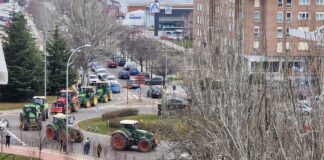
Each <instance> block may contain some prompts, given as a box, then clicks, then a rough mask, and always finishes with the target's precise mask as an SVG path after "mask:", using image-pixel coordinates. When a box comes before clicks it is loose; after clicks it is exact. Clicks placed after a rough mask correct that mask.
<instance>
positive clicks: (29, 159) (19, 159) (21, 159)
mask: <svg viewBox="0 0 324 160" xmlns="http://www.w3.org/2000/svg"><path fill="white" fill-rule="evenodd" d="M6 155H7V154H6V153H4V154H0V159H2V158H4V157H5V156H6ZM5 159H13V156H12V155H10V156H8V157H6V158H5ZM36 159H38V158H32V157H25V156H20V155H15V160H36Z"/></svg>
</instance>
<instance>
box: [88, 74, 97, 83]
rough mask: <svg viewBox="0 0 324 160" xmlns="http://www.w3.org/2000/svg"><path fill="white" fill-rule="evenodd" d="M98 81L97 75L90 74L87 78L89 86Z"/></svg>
mask: <svg viewBox="0 0 324 160" xmlns="http://www.w3.org/2000/svg"><path fill="white" fill-rule="evenodd" d="M98 81H99V79H98V77H97V75H95V74H90V75H89V76H88V83H89V84H93V83H97V82H98Z"/></svg>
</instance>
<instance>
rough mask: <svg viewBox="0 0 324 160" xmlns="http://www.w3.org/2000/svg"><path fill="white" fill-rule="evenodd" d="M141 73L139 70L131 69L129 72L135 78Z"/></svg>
mask: <svg viewBox="0 0 324 160" xmlns="http://www.w3.org/2000/svg"><path fill="white" fill-rule="evenodd" d="M138 73H139V72H138V69H137V68H131V69H130V70H129V74H130V75H132V76H135V75H137V74H138Z"/></svg>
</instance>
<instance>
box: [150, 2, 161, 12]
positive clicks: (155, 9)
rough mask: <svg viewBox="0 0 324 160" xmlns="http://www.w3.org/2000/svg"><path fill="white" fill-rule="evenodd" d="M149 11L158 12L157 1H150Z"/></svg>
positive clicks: (158, 5)
mask: <svg viewBox="0 0 324 160" xmlns="http://www.w3.org/2000/svg"><path fill="white" fill-rule="evenodd" d="M150 12H151V13H160V3H159V2H153V3H150Z"/></svg>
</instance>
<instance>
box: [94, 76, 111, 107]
mask: <svg viewBox="0 0 324 160" xmlns="http://www.w3.org/2000/svg"><path fill="white" fill-rule="evenodd" d="M96 88H97V90H96V93H97V96H98V97H99V100H100V101H101V102H103V103H107V102H108V101H111V99H112V91H111V89H110V87H109V82H108V81H101V82H97V83H96Z"/></svg>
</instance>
